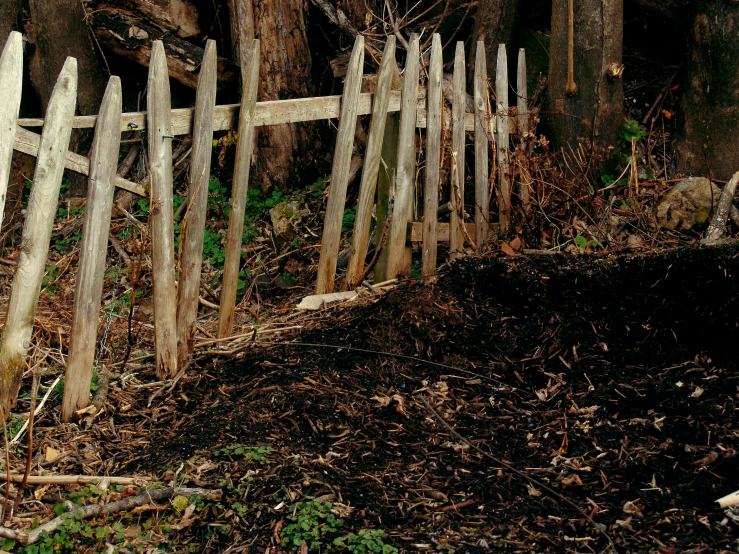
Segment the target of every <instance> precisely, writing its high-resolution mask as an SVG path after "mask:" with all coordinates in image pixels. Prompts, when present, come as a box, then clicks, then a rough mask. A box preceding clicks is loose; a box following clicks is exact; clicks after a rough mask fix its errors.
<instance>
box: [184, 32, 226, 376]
mask: <svg viewBox="0 0 739 554" xmlns="http://www.w3.org/2000/svg"><path fill="white" fill-rule="evenodd" d="M217 63H218V60H217V57H216V42H215V41H214V40H209V41H208V44H207V45H206V46H205V54H204V55H203V65H202V66H201V68H200V76H199V78H198V92H197V97H196V99H195V123H194V125H193V128H194V132H193V139H192V157H191V162H190V176H189V180H188V193H187V212H185V217H184V218H183V220H182V231H181V242H180V244H181V253H180V281H179V284H178V287H177V365H178V366H180V367H181V366H183V365H184V364H185V362H186V361H187V358H188V357H189V356H190V354H191V353H192V350H193V345H194V342H195V319H196V318H197V316H198V295H199V291H200V272H201V269H202V266H203V240H204V239H203V235H204V232H205V219H206V215H207V212H208V184H209V183H210V160H211V154H212V152H213V111H214V110H215V105H216V79H217V77H218V67H217Z"/></svg>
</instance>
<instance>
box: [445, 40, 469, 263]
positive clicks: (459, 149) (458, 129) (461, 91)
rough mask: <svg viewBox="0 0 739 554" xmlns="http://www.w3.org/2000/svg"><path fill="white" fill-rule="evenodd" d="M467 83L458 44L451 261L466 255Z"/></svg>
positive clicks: (454, 101)
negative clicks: (463, 227) (465, 160)
mask: <svg viewBox="0 0 739 554" xmlns="http://www.w3.org/2000/svg"><path fill="white" fill-rule="evenodd" d="M466 82H467V78H466V73H465V64H464V42H462V41H459V42H457V48H456V51H455V53H454V97H453V99H452V172H451V185H452V186H451V192H450V201H451V203H452V207H453V208H454V209H453V210H452V213H451V214H450V218H449V223H450V224H451V232H450V235H449V259H450V260H453V259H454V258H456V257H457V256H459V255H460V254H461V253H463V251H464V239H463V236H462V229H461V226H460V223H462V222H464V165H465V163H464V150H465V129H464V114H465V107H466V104H467V91H466V90H465V85H466Z"/></svg>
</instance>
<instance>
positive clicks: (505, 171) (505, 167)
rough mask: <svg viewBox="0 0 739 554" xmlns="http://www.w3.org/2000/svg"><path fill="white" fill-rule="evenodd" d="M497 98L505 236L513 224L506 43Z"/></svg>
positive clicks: (499, 66)
mask: <svg viewBox="0 0 739 554" xmlns="http://www.w3.org/2000/svg"><path fill="white" fill-rule="evenodd" d="M495 98H496V119H497V126H496V128H497V136H496V139H497V140H496V141H495V142H496V148H497V156H498V187H499V188H498V222H499V225H500V233H501V235H503V236H505V235H506V234H508V230H509V228H510V224H511V177H510V167H509V161H508V160H509V158H508V155H509V148H510V146H509V145H510V140H509V139H510V132H509V130H508V124H509V117H508V55H507V54H506V48H505V44H501V45H499V46H498V60H497V66H496V69H495Z"/></svg>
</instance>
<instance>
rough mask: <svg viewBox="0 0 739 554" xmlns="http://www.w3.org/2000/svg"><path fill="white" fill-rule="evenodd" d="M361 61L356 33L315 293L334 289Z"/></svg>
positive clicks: (361, 40)
mask: <svg viewBox="0 0 739 554" xmlns="http://www.w3.org/2000/svg"><path fill="white" fill-rule="evenodd" d="M363 64H364V38H363V37H361V36H358V37H357V38H356V40H355V42H354V49H353V50H352V55H351V58H349V66H348V68H347V74H346V81H345V82H344V94H343V96H342V104H341V117H340V118H339V130H338V132H337V135H336V149H335V151H334V161H333V165H332V167H331V187H330V189H329V194H328V202H327V203H326V220H325V222H324V226H323V239H322V240H321V256H320V258H319V260H318V276H317V278H316V294H326V293H329V292H333V290H334V275H335V273H336V259H337V257H338V255H339V244H340V242H341V222H342V218H343V216H344V205H345V204H346V189H347V187H348V185H349V165H350V164H351V159H352V151H353V149H354V133H355V130H356V125H357V102H358V100H359V91H360V89H361V86H362V69H363Z"/></svg>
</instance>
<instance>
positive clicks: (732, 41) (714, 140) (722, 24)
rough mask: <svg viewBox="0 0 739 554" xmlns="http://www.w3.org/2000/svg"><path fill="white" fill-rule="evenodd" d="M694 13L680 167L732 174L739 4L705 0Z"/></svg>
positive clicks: (737, 156) (738, 160)
mask: <svg viewBox="0 0 739 554" xmlns="http://www.w3.org/2000/svg"><path fill="white" fill-rule="evenodd" d="M694 14H695V15H694V17H693V25H692V28H691V31H690V32H691V44H690V48H689V50H688V52H689V54H688V56H689V57H688V61H687V64H686V75H685V79H684V83H685V93H684V95H683V98H682V111H683V114H682V118H681V120H680V123H679V130H678V139H677V143H676V150H677V163H678V168H679V169H680V170H681V171H683V172H685V173H688V174H697V175H710V176H711V177H715V178H717V179H729V178H730V177H731V175H732V174H733V173H734V172H735V171H737V170H739V151H738V150H737V148H736V133H737V129H739V109H737V106H738V105H739V41H737V34H738V33H739V6H737V5H733V4H732V3H730V2H727V1H726V0H701V1H700V2H697V7H696V10H695V12H694Z"/></svg>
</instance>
